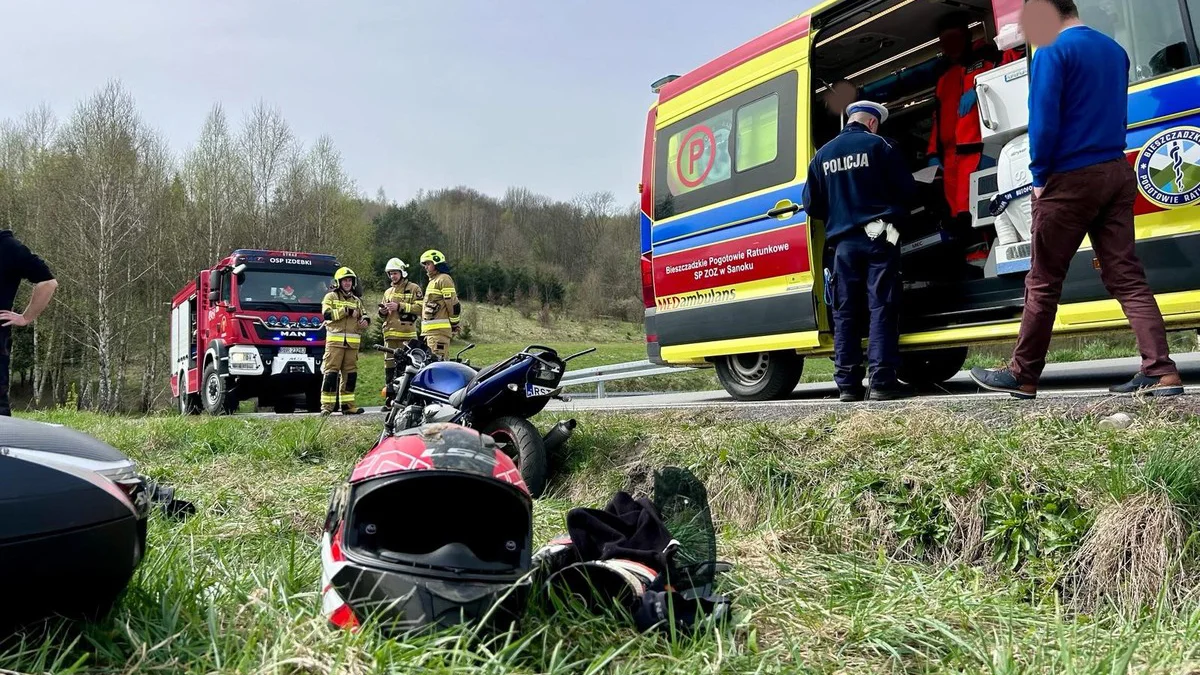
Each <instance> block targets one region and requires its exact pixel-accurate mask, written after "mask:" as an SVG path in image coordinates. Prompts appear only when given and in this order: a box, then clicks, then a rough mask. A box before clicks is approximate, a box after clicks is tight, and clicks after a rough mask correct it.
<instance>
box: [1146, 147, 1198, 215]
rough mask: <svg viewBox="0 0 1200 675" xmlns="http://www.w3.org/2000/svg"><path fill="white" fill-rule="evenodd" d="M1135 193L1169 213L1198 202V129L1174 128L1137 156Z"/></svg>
mask: <svg viewBox="0 0 1200 675" xmlns="http://www.w3.org/2000/svg"><path fill="white" fill-rule="evenodd" d="M1134 169H1135V170H1136V172H1137V182H1138V189H1139V190H1141V192H1142V194H1143V195H1145V197H1146V199H1149V200H1150V201H1151V202H1154V203H1155V204H1158V205H1159V206H1163V207H1166V208H1168V209H1173V208H1178V207H1180V206H1187V205H1189V204H1191V203H1193V202H1195V201H1196V200H1198V199H1200V129H1198V128H1196V127H1175V128H1173V129H1168V130H1166V131H1164V132H1162V133H1160V134H1158V135H1157V136H1155V137H1154V138H1151V139H1150V141H1149V142H1148V143H1146V146H1145V147H1144V148H1142V151H1141V152H1140V153H1138V156H1137V164H1136V165H1134Z"/></svg>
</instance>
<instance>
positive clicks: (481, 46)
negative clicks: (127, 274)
mask: <svg viewBox="0 0 1200 675" xmlns="http://www.w3.org/2000/svg"><path fill="white" fill-rule="evenodd" d="M812 4H814V2H813V1H812V0H795V1H792V2H785V1H783V0H738V1H737V2H730V1H729V0H724V1H722V2H718V1H717V0H592V1H591V2H578V1H572V0H519V1H517V0H510V1H508V2H499V1H496V0H491V1H484V0H477V1H472V2H467V1H464V0H423V1H422V2H412V1H408V0H371V1H367V0H340V1H338V2H310V1H308V0H293V1H290V2H284V1H282V0H236V1H235V0H107V1H105V0H74V1H66V0H36V1H31V0H24V1H20V2H18V1H14V0H2V1H0V12H2V14H0V16H3V17H4V20H3V22H2V23H3V27H0V55H2V57H0V118H15V117H19V116H20V115H22V114H24V113H25V112H26V111H27V110H29V109H30V108H32V107H34V106H36V105H38V104H40V103H43V102H44V103H48V104H49V105H50V106H51V107H52V108H53V109H54V111H55V112H56V114H57V115H58V116H59V117H60V118H65V117H67V116H69V114H70V112H71V110H72V109H73V108H74V107H75V106H76V105H77V104H78V103H79V102H80V101H81V100H83V99H85V98H87V97H88V96H89V95H90V94H92V93H93V92H94V91H95V90H96V89H98V88H99V87H101V86H102V85H104V84H105V83H106V82H107V81H109V80H110V79H114V78H116V79H119V80H120V81H121V82H122V83H123V84H124V86H125V87H126V89H128V90H129V91H130V92H131V93H132V94H133V96H134V98H135V99H136V100H137V103H138V108H139V110H140V111H141V113H142V115H143V118H144V119H145V121H146V122H147V123H149V124H150V125H151V126H152V127H154V128H156V129H157V130H158V131H159V132H160V133H162V135H163V136H164V137H165V138H166V139H167V141H168V142H169V143H170V145H171V148H172V149H173V150H174V151H175V152H176V153H177V154H182V153H183V152H184V151H185V150H186V149H187V148H188V147H190V146H191V145H192V144H193V143H194V142H195V140H196V136H197V134H198V133H199V130H200V127H201V124H202V123H203V121H204V117H205V116H206V114H207V113H208V111H209V110H210V108H211V107H212V105H213V104H214V103H217V102H220V103H221V104H222V105H223V106H224V108H225V111H226V113H227V114H228V115H229V118H230V121H231V122H232V123H234V124H235V125H236V124H238V123H240V121H241V119H242V118H243V116H244V115H245V113H246V112H247V111H248V110H249V109H250V107H251V106H253V105H254V104H255V103H256V102H258V101H259V100H263V101H266V102H267V103H268V104H270V105H274V106H277V107H278V108H279V109H280V110H281V111H282V112H283V114H284V116H285V117H286V119H287V120H288V122H289V123H290V124H291V126H292V129H293V131H294V132H295V133H296V135H297V136H298V137H299V138H300V139H301V140H302V141H304V142H305V143H306V144H307V143H311V142H312V141H313V140H314V139H315V138H317V137H318V136H319V135H321V134H328V135H329V136H331V137H332V138H333V141H334V143H335V145H336V146H337V148H338V149H339V150H340V151H341V153H342V157H343V163H344V166H345V169H346V172H347V173H348V174H349V175H350V176H351V177H352V178H353V179H354V181H355V183H356V185H357V188H358V189H359V190H360V191H361V192H363V193H364V194H367V195H369V196H374V195H375V193H376V191H377V189H378V188H380V187H382V188H383V189H384V190H385V192H386V193H387V195H388V197H389V198H391V199H396V200H400V201H403V200H406V199H408V198H410V197H412V196H414V195H415V194H416V193H417V191H418V190H420V189H425V190H431V189H437V188H442V187H452V186H456V185H467V186H470V187H473V188H475V189H478V190H481V191H483V192H485V193H488V194H492V195H496V196H499V195H502V194H503V192H504V190H505V189H506V188H507V187H509V186H522V187H526V188H529V189H531V190H533V191H535V192H538V193H541V194H545V195H547V196H550V197H553V198H557V199H569V198H571V197H573V196H575V195H578V194H582V193H586V192H593V191H600V190H608V191H611V192H612V193H613V194H614V195H616V197H617V201H618V203H620V204H631V203H633V202H634V201H636V199H637V194H636V191H637V183H638V180H639V177H640V163H641V146H642V136H643V134H644V131H645V123H646V111H647V109H648V108H649V106H650V104H651V103H652V102H653V98H654V97H653V94H651V92H650V83H651V82H653V81H654V80H656V79H658V78H659V77H661V76H663V75H667V74H672V73H674V74H681V73H684V72H686V71H688V70H690V69H692V68H694V67H696V66H698V65H700V64H702V63H704V62H706V61H708V60H710V59H712V58H714V57H716V56H718V55H720V54H722V53H724V52H726V51H728V50H729V49H732V48H734V47H736V46H738V45H739V44H741V43H743V42H745V41H747V40H749V39H751V38H753V37H755V36H757V35H759V34H761V33H763V32H766V31H767V30H770V29H771V28H773V27H774V26H776V25H778V24H780V23H782V22H784V21H786V20H787V19H789V18H791V17H792V16H794V15H796V14H798V13H801V12H802V11H803V10H804V9H806V8H807V7H809V6H810V5H812Z"/></svg>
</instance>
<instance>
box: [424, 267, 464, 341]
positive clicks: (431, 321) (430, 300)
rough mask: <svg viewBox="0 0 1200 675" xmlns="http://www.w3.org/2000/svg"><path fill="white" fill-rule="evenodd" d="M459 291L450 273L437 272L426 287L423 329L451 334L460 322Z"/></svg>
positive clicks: (429, 331) (428, 331) (427, 332)
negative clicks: (452, 329)
mask: <svg viewBox="0 0 1200 675" xmlns="http://www.w3.org/2000/svg"><path fill="white" fill-rule="evenodd" d="M458 315H459V304H458V292H457V291H456V290H455V288H454V280H453V279H451V278H450V275H449V274H441V273H439V274H437V275H435V276H434V277H433V278H432V279H430V280H429V285H428V286H426V287H425V310H424V312H422V314H421V330H422V331H423V332H424V333H425V334H426V335H428V334H429V333H432V332H435V331H438V332H442V333H443V334H449V332H450V330H451V328H452V327H453V326H455V325H457V324H458Z"/></svg>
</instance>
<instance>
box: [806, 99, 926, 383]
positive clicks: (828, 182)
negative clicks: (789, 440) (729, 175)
mask: <svg viewBox="0 0 1200 675" xmlns="http://www.w3.org/2000/svg"><path fill="white" fill-rule="evenodd" d="M859 112H867V113H870V114H871V115H873V116H874V117H875V118H876V119H878V120H880V121H881V122H882V121H883V120H886V119H887V110H886V109H885V108H884V107H883V106H880V105H877V104H874V103H867V102H860V103H855V104H853V105H851V106H850V107H849V108H848V109H847V114H848V115H853V114H855V113H859ZM915 189H916V187H915V184H914V181H913V178H912V174H911V173H910V172H909V169H908V166H907V165H906V163H905V161H904V157H903V155H902V154H901V152H900V150H899V149H897V148H896V147H894V146H893V145H892V144H891V143H889V142H888V141H887V140H885V139H884V138H882V137H880V136H878V135H876V134H873V133H871V132H870V131H869V130H868V128H867V127H866V126H865V125H863V124H861V123H858V122H851V123H849V124H847V125H846V127H845V128H844V129H842V132H841V133H840V134H838V136H837V137H836V138H834V139H833V140H832V141H830V142H829V143H828V144H826V145H825V147H823V148H821V150H820V151H818V152H817V154H816V156H815V157H814V158H813V160H812V162H811V163H810V164H809V166H808V180H807V182H806V184H805V186H804V208H805V210H806V211H807V212H808V214H809V216H811V217H812V218H815V219H818V220H823V221H824V222H825V237H826V243H827V247H828V248H829V249H831V250H832V251H833V280H832V281H833V284H832V285H833V321H834V336H833V337H834V363H835V366H836V371H835V374H834V380H835V381H836V382H837V385H838V388H839V389H840V390H841V391H842V393H843V398H846V399H861V398H862V396H863V394H864V393H865V392H863V391H862V380H863V377H864V375H865V372H864V369H863V352H862V338H863V325H862V324H863V317H864V316H867V315H868V314H869V316H870V333H869V334H870V342H869V345H868V354H867V358H868V361H869V364H870V367H871V382H870V385H871V389H872V391H873V392H877V393H879V394H880V396H878V397H879V398H885V397H886V393H887V392H896V391H898V384H897V381H896V371H897V369H898V368H899V365H900V345H899V341H900V326H899V305H900V247H899V243H898V242H897V241H895V239H896V238H897V237H898V230H897V229H896V228H899V227H902V225H903V223H904V221H905V220H906V219H907V217H908V215H909V208H910V207H909V205H910V203H911V201H912V198H913V194H914V191H915ZM887 226H891V227H887ZM868 227H869V228H870V231H871V233H872V234H875V235H876V236H874V238H873V237H872V236H871V234H869V233H868ZM881 229H882V230H883V231H882V233H879V230H881ZM864 310H866V311H864Z"/></svg>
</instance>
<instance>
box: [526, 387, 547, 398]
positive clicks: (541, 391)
mask: <svg viewBox="0 0 1200 675" xmlns="http://www.w3.org/2000/svg"><path fill="white" fill-rule="evenodd" d="M553 393H554V390H553V389H551V388H550V387H539V386H538V385H536V384H527V385H525V398H537V397H538V396H550V395H552V394H553Z"/></svg>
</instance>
